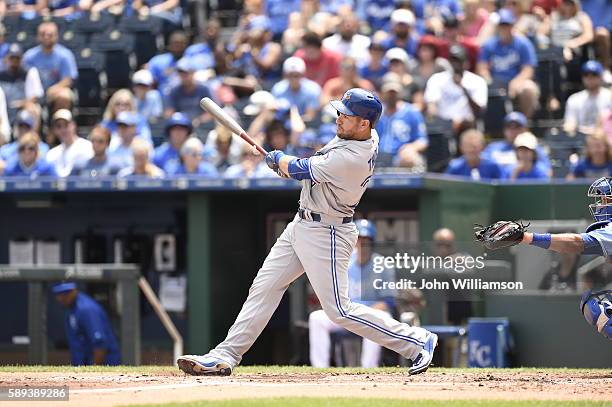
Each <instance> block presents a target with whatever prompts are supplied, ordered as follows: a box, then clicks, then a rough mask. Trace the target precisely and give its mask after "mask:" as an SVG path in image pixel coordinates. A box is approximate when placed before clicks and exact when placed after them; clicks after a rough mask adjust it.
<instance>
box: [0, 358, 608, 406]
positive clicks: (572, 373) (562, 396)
mask: <svg viewBox="0 0 612 407" xmlns="http://www.w3.org/2000/svg"><path fill="white" fill-rule="evenodd" d="M0 385H2V386H6V385H15V386H36V385H47V386H49V385H68V386H69V388H70V400H69V401H68V402H65V401H64V402H61V403H60V402H56V403H53V402H45V406H52V405H58V406H72V405H74V406H88V407H89V406H117V405H120V406H123V405H130V406H133V405H137V406H147V407H150V406H164V407H167V406H175V407H187V406H207V407H208V406H211V407H251V406H266V407H268V406H269V407H305V406H313V407H324V406H325V407H326V406H334V407H336V406H337V407H345V406H346V407H374V406H384V407H396V406H406V405H409V406H411V407H418V406H424V407H438V406H440V407H442V406H444V407H468V406H470V407H471V406H475V407H479V406H487V407H488V406H491V407H515V406H542V407H548V406H551V407H552V406H554V407H564V406H571V407H574V406H575V407H578V406H610V407H612V391H610V389H612V369H537V368H521V369H448V368H431V369H429V370H428V371H427V373H425V374H422V375H417V376H408V374H407V372H406V369H404V368H379V369H363V368H331V369H317V368H312V367H308V366H245V367H239V368H237V369H235V371H234V374H233V375H232V376H229V377H192V376H186V375H184V374H183V373H182V372H180V371H179V370H178V369H177V368H175V367H173V366H139V367H134V366H117V367H70V366H0ZM2 405H4V404H2ZM16 405H17V406H23V405H24V404H23V403H17V404H16Z"/></svg>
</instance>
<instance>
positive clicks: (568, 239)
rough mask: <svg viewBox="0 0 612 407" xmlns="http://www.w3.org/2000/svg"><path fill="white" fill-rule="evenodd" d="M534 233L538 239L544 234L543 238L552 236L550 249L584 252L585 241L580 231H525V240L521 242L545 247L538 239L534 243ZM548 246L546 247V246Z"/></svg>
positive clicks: (560, 251)
mask: <svg viewBox="0 0 612 407" xmlns="http://www.w3.org/2000/svg"><path fill="white" fill-rule="evenodd" d="M534 235H535V236H536V240H537V238H538V237H539V236H542V239H545V240H546V239H547V238H546V237H545V236H546V235H549V236H550V246H549V247H548V249H549V250H552V251H555V252H559V253H582V252H584V251H585V250H584V249H585V242H584V240H583V239H582V235H580V234H578V233H552V234H550V233H530V232H525V233H524V234H523V240H522V241H521V243H523V244H528V245H533V246H538V247H543V245H539V244H538V241H536V242H535V243H534ZM544 248H546V247H544Z"/></svg>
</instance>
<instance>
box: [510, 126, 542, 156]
mask: <svg viewBox="0 0 612 407" xmlns="http://www.w3.org/2000/svg"><path fill="white" fill-rule="evenodd" d="M514 147H515V148H519V147H525V148H528V149H530V150H533V151H535V150H536V148H537V147H538V139H537V138H536V136H534V135H533V133H530V132H528V131H526V132H524V133H521V134H519V135H518V136H516V139H514Z"/></svg>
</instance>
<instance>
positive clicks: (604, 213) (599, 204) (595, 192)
mask: <svg viewBox="0 0 612 407" xmlns="http://www.w3.org/2000/svg"><path fill="white" fill-rule="evenodd" d="M587 196H588V197H590V198H595V203H593V204H590V205H589V210H590V211H591V215H593V218H594V219H595V221H596V222H602V221H608V222H609V221H611V220H612V177H601V178H599V179H597V180H596V181H595V182H593V183H592V184H591V186H590V187H589V191H588V193H587Z"/></svg>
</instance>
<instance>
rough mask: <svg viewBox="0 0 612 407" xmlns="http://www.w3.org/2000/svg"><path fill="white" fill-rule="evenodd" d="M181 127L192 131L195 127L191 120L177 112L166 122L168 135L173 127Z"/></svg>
mask: <svg viewBox="0 0 612 407" xmlns="http://www.w3.org/2000/svg"><path fill="white" fill-rule="evenodd" d="M174 126H181V127H185V128H186V129H188V130H189V132H190V133H191V131H192V130H193V125H192V124H191V120H189V117H187V116H186V115H185V114H184V113H181V112H176V113H174V114H173V115H172V116H170V118H169V119H168V120H166V134H167V133H168V131H169V130H170V128H171V127H174Z"/></svg>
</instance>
